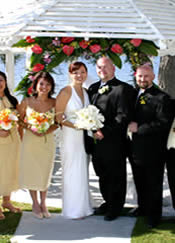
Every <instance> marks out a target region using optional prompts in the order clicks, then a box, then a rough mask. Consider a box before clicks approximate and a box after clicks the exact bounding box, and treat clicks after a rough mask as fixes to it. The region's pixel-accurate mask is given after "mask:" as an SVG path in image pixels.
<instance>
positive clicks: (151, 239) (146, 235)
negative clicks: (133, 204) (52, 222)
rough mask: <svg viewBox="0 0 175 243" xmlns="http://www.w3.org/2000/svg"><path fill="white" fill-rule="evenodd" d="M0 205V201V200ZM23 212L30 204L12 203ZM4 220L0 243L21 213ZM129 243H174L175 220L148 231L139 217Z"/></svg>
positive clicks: (5, 240)
mask: <svg viewBox="0 0 175 243" xmlns="http://www.w3.org/2000/svg"><path fill="white" fill-rule="evenodd" d="M0 203H1V200H0ZM13 204H14V205H15V206H17V207H20V208H21V209H22V210H23V211H31V210H32V208H31V204H28V203H17V202H13ZM48 208H49V211H50V212H51V213H60V212H61V209H58V208H53V207H48ZM130 209H131V208H125V209H124V210H123V212H122V215H123V216H127V214H128V211H129V210H130ZM5 216H6V218H5V220H0V243H9V242H10V238H11V237H12V236H13V235H14V233H15V230H16V228H17V226H18V224H19V221H20V218H21V216H22V213H10V212H8V211H7V212H5ZM131 243H175V218H163V220H162V222H161V224H160V225H159V226H158V227H157V228H155V229H152V230H150V229H148V228H147V226H146V224H145V223H144V219H143V218H142V217H139V218H138V219H137V222H136V224H135V227H134V229H133V232H132V239H131Z"/></svg>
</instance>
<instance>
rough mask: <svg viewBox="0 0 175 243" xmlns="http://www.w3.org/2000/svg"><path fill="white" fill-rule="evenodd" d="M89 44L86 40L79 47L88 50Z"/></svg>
mask: <svg viewBox="0 0 175 243" xmlns="http://www.w3.org/2000/svg"><path fill="white" fill-rule="evenodd" d="M88 44H89V42H88V41H86V40H82V41H80V42H79V45H80V46H81V48H83V49H86V48H87V47H88Z"/></svg>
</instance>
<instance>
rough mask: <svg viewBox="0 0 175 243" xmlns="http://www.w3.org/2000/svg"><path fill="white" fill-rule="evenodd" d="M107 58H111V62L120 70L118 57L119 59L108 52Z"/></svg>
mask: <svg viewBox="0 0 175 243" xmlns="http://www.w3.org/2000/svg"><path fill="white" fill-rule="evenodd" d="M108 56H109V57H110V58H111V60H112V62H113V63H114V64H115V65H116V66H117V67H118V68H121V67H122V61H121V59H120V57H119V56H118V55H117V54H115V53H113V52H111V51H109V52H108Z"/></svg>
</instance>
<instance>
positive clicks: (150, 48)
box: [139, 42, 158, 56]
mask: <svg viewBox="0 0 175 243" xmlns="http://www.w3.org/2000/svg"><path fill="white" fill-rule="evenodd" d="M139 49H140V51H141V52H143V53H145V54H146V55H149V56H157V55H158V51H157V49H156V47H155V45H153V44H152V43H146V42H142V43H141V45H140V46H139Z"/></svg>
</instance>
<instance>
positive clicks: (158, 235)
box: [131, 217, 175, 243]
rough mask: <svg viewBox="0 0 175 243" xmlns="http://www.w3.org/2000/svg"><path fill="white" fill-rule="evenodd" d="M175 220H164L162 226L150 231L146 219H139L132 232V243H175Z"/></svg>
mask: <svg viewBox="0 0 175 243" xmlns="http://www.w3.org/2000/svg"><path fill="white" fill-rule="evenodd" d="M174 242H175V227H174V219H172V218H169V219H168V218H163V220H162V222H161V224H160V225H159V226H158V227H156V228H153V229H149V228H148V227H147V225H146V224H145V221H144V218H143V217H139V218H138V219H137V222H136V224H135V227H134V229H133V232H132V238H131V243H174Z"/></svg>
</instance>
